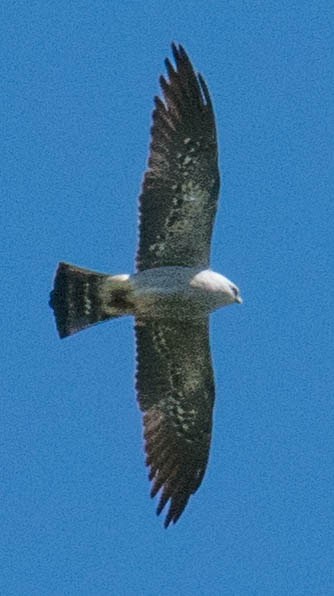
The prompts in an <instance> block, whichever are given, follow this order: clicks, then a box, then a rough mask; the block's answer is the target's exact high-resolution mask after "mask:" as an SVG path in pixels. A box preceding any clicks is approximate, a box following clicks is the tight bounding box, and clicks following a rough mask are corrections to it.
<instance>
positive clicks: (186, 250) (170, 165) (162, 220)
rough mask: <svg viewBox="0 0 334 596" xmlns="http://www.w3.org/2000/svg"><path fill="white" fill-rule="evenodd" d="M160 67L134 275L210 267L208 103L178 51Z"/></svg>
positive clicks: (213, 195)
mask: <svg viewBox="0 0 334 596" xmlns="http://www.w3.org/2000/svg"><path fill="white" fill-rule="evenodd" d="M172 50H173V55H174V59H175V64H176V68H174V67H173V66H172V64H171V63H170V61H169V60H168V59H167V60H166V61H165V63H166V67H167V72H168V77H169V81H166V79H165V78H164V77H162V76H161V77H160V85H161V88H162V90H163V95H164V101H162V100H161V99H160V98H159V97H156V98H155V109H154V112H153V126H152V129H151V133H152V141H151V146H150V155H149V161H148V170H147V172H146V174H145V178H144V183H143V188H142V193H141V196H140V229H139V248H138V253H137V268H138V270H139V271H142V270H144V269H151V268H152V267H163V266H168V265H171V266H172V265H183V266H189V267H191V266H203V267H204V268H205V267H207V266H208V265H209V260H210V245H211V235H212V227H213V223H214V218H215V214H216V207H217V199H218V192H219V172H218V164H217V156H218V150H217V140H216V128H215V120H214V113H213V108H212V103H211V100H210V96H209V91H208V88H207V86H206V83H205V81H204V80H203V78H202V77H201V75H200V74H199V75H196V74H195V72H194V69H193V67H192V65H191V62H190V60H189V58H188V56H187V54H186V52H185V51H184V49H183V47H182V46H178V47H177V46H175V45H174V44H173V45H172Z"/></svg>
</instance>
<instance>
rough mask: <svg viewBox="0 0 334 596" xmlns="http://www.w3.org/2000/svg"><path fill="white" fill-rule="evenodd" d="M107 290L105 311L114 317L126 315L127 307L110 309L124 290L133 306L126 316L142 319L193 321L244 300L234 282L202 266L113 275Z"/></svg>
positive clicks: (105, 283) (106, 281)
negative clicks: (118, 294) (203, 268)
mask: <svg viewBox="0 0 334 596" xmlns="http://www.w3.org/2000/svg"><path fill="white" fill-rule="evenodd" d="M104 288H105V289H104V290H102V291H103V294H104V296H105V298H104V301H105V308H106V310H107V312H109V314H110V316H119V315H120V314H122V315H124V314H125V313H124V307H123V306H122V307H121V309H119V308H117V306H115V305H114V306H109V307H108V304H110V297H111V296H112V295H113V292H115V290H116V291H117V290H120V291H122V290H124V291H125V292H126V293H127V301H128V303H129V306H128V311H127V313H126V314H129V315H134V316H136V317H137V318H138V319H147V318H149V319H152V318H155V319H157V318H176V319H179V320H181V319H183V320H184V319H191V320H192V319H195V318H200V317H205V316H207V315H209V314H210V312H212V311H213V310H216V309H217V308H220V307H223V306H227V305H229V304H233V303H234V302H239V303H240V302H241V301H242V300H241V297H240V293H239V289H238V288H237V286H236V285H235V284H234V283H233V282H231V281H230V280H229V279H227V278H226V277H224V276H223V275H221V274H220V273H216V272H214V271H211V270H210V269H205V270H202V269H199V268H198V267H181V266H177V267H159V268H153V269H147V270H144V271H140V272H138V273H135V274H133V275H130V274H121V275H111V276H108V277H105V279H104ZM108 308H109V310H108Z"/></svg>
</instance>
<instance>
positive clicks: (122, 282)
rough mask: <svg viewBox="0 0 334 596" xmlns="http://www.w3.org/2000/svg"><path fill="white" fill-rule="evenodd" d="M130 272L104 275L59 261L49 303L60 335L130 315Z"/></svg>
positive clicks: (70, 333) (71, 333) (66, 334)
mask: <svg viewBox="0 0 334 596" xmlns="http://www.w3.org/2000/svg"><path fill="white" fill-rule="evenodd" d="M128 277H129V276H128V275H114V276H113V275H105V274H104V273H96V272H95V271H90V270H89V269H82V268H81V267H76V266H75V265H69V264H68V263H59V265H58V268H57V271H56V276H55V279H54V288H53V290H52V292H51V293H50V302H49V304H50V306H51V308H53V311H54V315H55V318H56V325H57V330H58V333H59V336H60V337H67V336H68V335H73V333H77V332H78V331H81V329H85V328H86V327H89V326H90V325H95V324H96V323H100V322H101V321H106V320H107V319H112V318H114V317H120V316H122V315H124V314H130V313H131V309H132V306H133V305H132V304H131V300H130V294H131V292H130V284H129V282H128V281H127V280H128Z"/></svg>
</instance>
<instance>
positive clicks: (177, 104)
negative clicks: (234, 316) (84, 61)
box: [50, 44, 241, 527]
mask: <svg viewBox="0 0 334 596" xmlns="http://www.w3.org/2000/svg"><path fill="white" fill-rule="evenodd" d="M172 50H173V55H174V59H175V67H174V66H172V64H171V63H170V61H169V60H166V67H167V72H168V79H165V78H164V77H161V78H160V84H161V87H162V90H163V99H160V98H158V97H156V98H155V109H154V112H153V126H152V129H151V133H152V140H151V145H150V155H149V161H148V169H147V171H146V174H145V177H144V182H143V187H142V192H141V195H140V224H139V247H138V252H137V258H136V263H137V274H134V275H132V276H129V275H123V276H122V275H118V276H117V275H116V276H111V275H105V274H102V273H97V272H94V271H90V270H87V269H82V268H78V267H76V266H74V265H68V264H66V263H60V264H59V266H58V269H57V273H56V277H55V282H54V289H53V292H52V293H51V300H50V304H51V306H52V308H53V309H54V312H55V317H56V323H57V328H58V332H59V335H60V336H61V337H66V336H67V335H71V334H73V333H75V332H77V331H79V330H81V329H83V328H85V327H88V326H90V325H93V324H95V323H97V322H100V321H104V320H107V319H112V318H114V317H118V316H123V315H128V314H130V315H134V317H135V334H136V349H137V373H136V390H137V395H138V402H139V407H140V409H141V411H142V412H143V421H144V438H145V450H146V455H147V459H146V463H147V465H148V466H149V468H150V474H149V478H150V480H151V481H152V492H151V494H152V496H155V495H156V494H157V493H158V492H159V491H160V501H159V505H158V510H157V512H158V513H160V512H161V511H162V509H163V508H164V506H165V505H166V504H167V503H169V510H168V513H167V516H166V520H165V526H166V527H167V526H168V525H169V524H170V523H171V522H173V523H175V522H176V521H177V519H178V518H179V517H180V515H181V513H182V511H183V510H184V508H185V506H186V504H187V502H188V500H189V497H190V496H191V495H192V494H193V493H194V492H195V491H196V490H197V488H198V487H199V485H200V483H201V481H202V478H203V475H204V472H205V469H206V465H207V461H208V455H209V448H210V439H211V429H212V410H213V403H214V380H213V370H212V364H211V355H210V346H209V330H208V325H209V313H210V311H211V310H213V309H214V308H216V307H217V306H223V305H224V304H228V303H232V302H234V301H241V299H239V300H238V298H237V297H236V296H237V288H236V287H235V286H234V284H232V282H229V280H226V278H223V277H222V276H220V277H221V280H223V281H219V279H218V277H219V276H218V274H213V275H215V276H218V277H217V278H213V277H212V278H210V279H211V282H210V283H211V286H212V287H209V286H208V287H204V286H205V283H204V285H203V287H202V286H201V287H199V286H200V284H199V285H198V287H196V288H195V290H196V291H195V293H194V291H193V285H191V284H192V277H191V275H190V274H189V276H188V277H189V279H190V281H189V280H188V281H187V282H185V281H182V284H183V285H182V284H181V286H182V287H181V286H180V287H179V286H178V285H177V280H176V278H177V276H178V275H179V273H178V272H179V270H181V269H182V270H183V272H184V271H186V272H188V271H190V270H191V271H193V269H195V270H196V271H198V272H199V276H201V274H203V273H206V272H205V271H204V272H203V271H202V270H206V269H207V268H208V266H209V262H210V246H211V235H212V227H213V223H214V218H215V213H216V206H217V198H218V191H219V173H218V166H217V141H216V130H215V122H214V114H213V110H212V104H211V100H210V97H209V92H208V89H207V86H206V84H205V82H204V80H203V79H202V77H201V76H200V75H196V74H195V72H194V70H193V67H192V65H191V63H190V61H189V58H188V56H187V54H186V52H185V51H184V49H183V48H182V46H176V45H174V44H173V45H172ZM168 268H173V269H170V271H169V273H168V275H169V278H168V279H169V281H168V283H170V286H168V287H167V286H166V285H165V286H162V285H161V276H163V274H164V273H163V272H165V271H166V270H167V269H168ZM196 271H195V273H196ZM183 274H184V273H183ZM183 274H182V275H183ZM192 275H193V274H192ZM181 277H182V276H181ZM204 277H205V275H204ZM209 277H210V276H209ZM202 278H203V275H202V277H200V280H202ZM217 279H218V281H217ZM143 280H144V281H143ZM147 280H148V281H147ZM212 280H213V281H212ZM215 280H216V281H215ZM186 283H187V284H188V285H187V287H186ZM201 283H202V281H201ZM219 283H221V284H222V286H221V288H219V287H218V286H219ZM140 284H141V285H140ZM145 284H146V285H145ZM159 284H160V285H159ZM215 284H218V286H217V287H218V290H217V288H216V286H215ZM224 284H225V285H224ZM167 285H168V284H167ZM189 288H190V290H191V291H189ZM203 288H204V289H203ZM214 289H215V291H221V293H222V295H223V298H222V297H221V296H220V299H219V300H220V302H219V300H218V302H219V304H218V303H217V304H216V305H213V302H214V300H213V298H212V296H213V291H214ZM182 292H183V294H182ZM201 292H202V294H203V295H205V296H206V298H205V300H204V302H205V301H207V305H206V306H207V307H206V308H202V306H201V305H200V306H199V304H200V299H199V296H200V294H201ZM205 292H206V294H205ZM224 292H225V293H224ZM181 294H182V300H183V302H182V305H183V306H182V308H181V306H180V305H181ZM202 294H201V295H202ZM194 296H195V297H194ZM239 298H240V297H239ZM145 300H146V302H145ZM150 300H151V301H152V302H151V303H150V302H149V301H150ZM168 300H169V302H168ZM212 301H213V302H212ZM144 304H145V308H144ZM147 305H149V307H147ZM208 305H209V306H208ZM158 307H159V308H160V309H161V310H160V311H159V310H158ZM182 313H183V314H182Z"/></svg>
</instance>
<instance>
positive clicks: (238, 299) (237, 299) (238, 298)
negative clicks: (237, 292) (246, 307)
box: [235, 296, 243, 304]
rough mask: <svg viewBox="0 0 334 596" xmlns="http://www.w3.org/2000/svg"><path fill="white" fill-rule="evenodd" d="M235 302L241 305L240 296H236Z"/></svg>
mask: <svg viewBox="0 0 334 596" xmlns="http://www.w3.org/2000/svg"><path fill="white" fill-rule="evenodd" d="M235 301H236V302H238V303H239V304H242V303H243V299H242V298H241V296H237V297H236V299H235Z"/></svg>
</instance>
